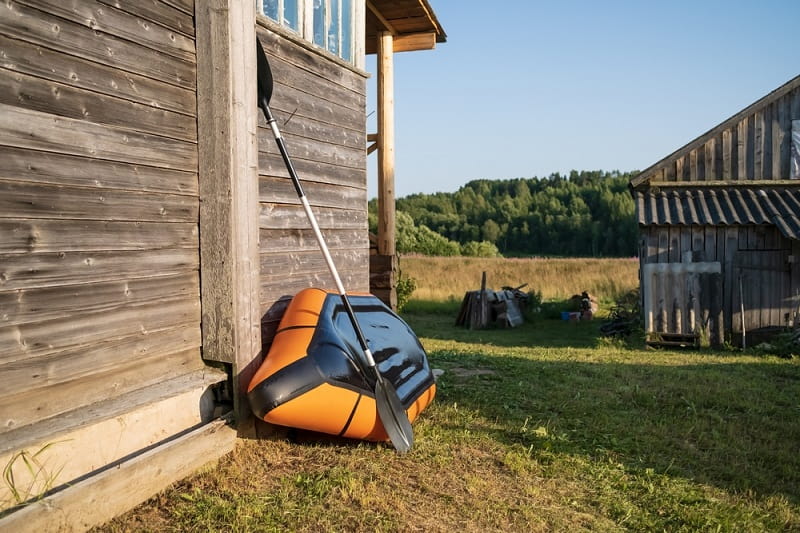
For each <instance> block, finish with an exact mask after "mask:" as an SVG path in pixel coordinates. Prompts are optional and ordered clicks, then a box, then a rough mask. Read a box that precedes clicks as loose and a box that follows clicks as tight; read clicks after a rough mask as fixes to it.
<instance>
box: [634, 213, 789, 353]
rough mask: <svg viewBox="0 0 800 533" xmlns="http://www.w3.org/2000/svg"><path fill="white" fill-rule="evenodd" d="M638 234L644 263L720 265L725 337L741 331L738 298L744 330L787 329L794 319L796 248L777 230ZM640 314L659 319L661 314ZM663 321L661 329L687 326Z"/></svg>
mask: <svg viewBox="0 0 800 533" xmlns="http://www.w3.org/2000/svg"><path fill="white" fill-rule="evenodd" d="M641 231H642V248H641V254H642V255H641V262H642V264H643V265H646V264H653V263H680V262H685V261H688V262H719V263H720V264H721V269H722V279H721V287H719V290H721V294H722V309H721V311H722V315H723V316H722V317H718V320H719V321H720V323H721V324H722V326H723V331H724V332H725V333H726V335H728V336H731V335H732V336H733V338H734V340H735V341H736V342H738V338H739V337H740V335H741V332H742V315H741V303H742V299H744V304H745V315H744V326H745V329H746V330H747V331H753V330H759V329H763V328H771V327H780V326H785V325H786V323H787V318H788V320H790V321H791V320H793V319H794V316H795V313H796V312H797V311H798V305H799V304H800V298H798V293H800V284H799V283H798V280H799V279H800V278H798V273H800V272H799V271H798V267H797V261H798V257H799V256H798V255H797V252H798V250H800V246H798V243H797V242H796V241H791V240H790V239H788V238H786V237H785V236H783V235H782V234H781V233H780V231H779V230H778V229H777V227H775V226H677V225H676V226H649V227H643V228H641ZM792 258H793V259H792ZM740 276H741V279H742V284H741V290H740V286H739V278H740ZM715 290H716V289H715ZM701 294H702V291H701ZM644 312H645V313H653V314H654V315H655V316H657V315H658V312H659V311H658V310H656V309H651V310H647V309H645V310H644ZM665 318H666V320H662V322H664V324H663V325H662V326H661V327H662V328H663V329H662V330H663V331H667V332H676V330H681V329H683V330H685V329H686V326H685V324H684V325H683V326H681V325H678V324H676V323H675V322H674V320H673V317H672V316H671V315H670V314H669V313H667V316H666V317H665ZM684 318H685V317H684ZM677 332H680V331H677ZM722 340H725V339H722Z"/></svg>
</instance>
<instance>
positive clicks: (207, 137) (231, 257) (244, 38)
mask: <svg viewBox="0 0 800 533" xmlns="http://www.w3.org/2000/svg"><path fill="white" fill-rule="evenodd" d="M195 19H196V25H197V122H198V130H199V131H200V132H202V133H201V135H199V136H198V153H199V180H200V278H201V287H202V289H201V302H202V331H203V358H204V359H209V360H213V361H221V362H225V363H230V364H231V367H232V372H233V381H234V393H235V398H234V404H235V405H234V409H235V411H236V418H237V426H238V429H239V432H240V434H242V435H249V434H252V431H251V429H252V426H253V424H252V421H253V417H252V415H251V414H250V409H249V407H248V404H247V399H246V398H245V396H244V392H245V391H246V387H247V385H248V383H249V381H250V377H251V375H252V373H253V372H254V371H255V367H257V365H258V364H259V363H260V352H261V330H260V307H259V301H258V297H259V257H258V251H259V245H258V235H259V234H258V152H257V122H256V119H257V116H258V109H257V108H256V55H255V52H256V50H255V46H256V41H255V35H256V34H255V9H254V8H253V6H252V4H250V3H249V2H239V1H236V0H207V1H203V2H196V7H195Z"/></svg>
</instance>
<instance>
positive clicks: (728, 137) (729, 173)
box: [722, 130, 734, 181]
mask: <svg viewBox="0 0 800 533" xmlns="http://www.w3.org/2000/svg"><path fill="white" fill-rule="evenodd" d="M733 146H734V143H733V133H732V131H731V130H725V131H723V132H722V179H723V180H724V181H729V180H731V179H733V175H734V174H733V158H732V153H733Z"/></svg>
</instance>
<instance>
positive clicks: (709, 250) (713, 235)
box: [703, 226, 721, 262]
mask: <svg viewBox="0 0 800 533" xmlns="http://www.w3.org/2000/svg"><path fill="white" fill-rule="evenodd" d="M704 229H705V240H704V256H703V261H706V262H714V261H721V258H718V257H717V228H716V227H715V226H705V228H704Z"/></svg>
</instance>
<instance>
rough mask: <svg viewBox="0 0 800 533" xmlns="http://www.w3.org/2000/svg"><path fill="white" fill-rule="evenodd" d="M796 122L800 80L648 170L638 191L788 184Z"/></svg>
mask: <svg viewBox="0 0 800 533" xmlns="http://www.w3.org/2000/svg"><path fill="white" fill-rule="evenodd" d="M792 120H800V78H795V79H794V80H792V81H791V82H789V83H787V84H786V85H784V86H782V87H780V88H778V89H777V90H775V91H773V93H770V94H769V95H767V96H766V97H764V98H763V99H761V100H759V101H758V102H756V103H755V104H753V105H752V106H750V107H748V108H746V109H745V110H743V111H741V112H740V113H738V114H736V115H734V116H733V117H731V118H730V119H728V120H726V121H725V122H723V123H722V124H720V125H719V126H717V127H715V128H713V129H711V130H710V131H708V132H707V133H705V134H703V135H701V136H700V137H698V138H697V139H695V140H694V141H691V142H690V143H689V144H687V145H686V146H684V147H683V148H681V149H679V150H677V151H676V152H675V153H673V154H672V155H670V156H667V157H666V158H664V159H663V160H662V161H660V162H658V163H656V164H655V165H653V166H652V167H650V168H648V169H647V170H645V171H644V172H642V174H641V175H640V176H638V177H637V178H635V179H634V185H636V184H638V183H641V182H643V181H646V180H650V181H651V182H665V181H666V182H674V181H684V182H687V181H721V180H722V181H741V180H788V179H790V168H789V164H790V156H791V132H792Z"/></svg>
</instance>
